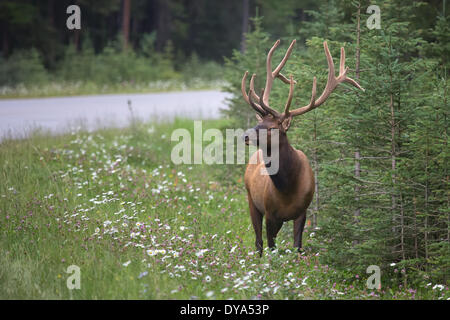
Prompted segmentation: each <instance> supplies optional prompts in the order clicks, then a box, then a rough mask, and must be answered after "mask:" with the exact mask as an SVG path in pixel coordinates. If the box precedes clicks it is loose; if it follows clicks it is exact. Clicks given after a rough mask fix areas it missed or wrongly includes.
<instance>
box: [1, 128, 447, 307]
mask: <svg viewBox="0 0 450 320" xmlns="http://www.w3.org/2000/svg"><path fill="white" fill-rule="evenodd" d="M227 125H228V124H227V122H224V121H223V120H216V121H206V122H204V123H203V129H204V130H205V129H208V128H220V129H223V128H225V127H226V126H227ZM180 127H184V128H187V129H188V130H189V131H190V132H191V134H192V133H193V124H192V122H191V121H186V120H181V119H177V120H175V122H173V123H166V124H143V123H140V122H139V121H137V120H136V121H133V123H132V125H131V126H130V127H129V128H125V129H108V130H102V131H98V132H94V133H88V132H83V131H79V132H74V133H71V134H66V135H62V136H56V137H50V136H47V135H45V134H36V135H33V136H31V137H30V138H29V139H25V140H18V141H14V140H6V141H3V142H2V143H1V144H0V181H1V183H0V298H2V299H130V298H133V299H229V298H232V299H252V298H254V299H349V298H361V299H379V298H387V299H390V298H397V299H403V298H405V299H411V298H447V297H448V296H449V293H448V288H443V289H442V291H441V290H440V287H435V285H436V284H433V285H430V286H428V287H426V286H424V287H421V288H398V287H395V286H391V287H389V285H387V284H386V285H385V283H389V282H388V280H387V279H384V280H383V281H384V282H383V285H382V290H381V291H376V290H375V291H372V290H369V289H367V288H366V286H365V282H366V279H367V276H366V275H356V274H353V273H352V272H351V270H349V271H348V272H347V273H346V274H337V271H335V270H333V267H332V266H327V265H322V264H321V263H320V255H321V254H322V252H321V250H320V249H313V248H318V247H320V245H319V244H318V243H314V241H315V238H314V234H313V233H312V230H310V229H308V228H307V230H306V232H305V235H304V237H305V239H304V243H305V245H306V247H305V249H306V252H305V253H304V254H303V255H301V256H298V255H297V253H296V252H295V251H294V250H293V248H292V246H293V244H292V239H291V238H292V224H291V223H289V224H286V225H285V226H284V227H283V228H282V230H281V232H280V234H279V236H278V239H277V244H278V250H277V251H275V252H269V250H267V248H266V250H265V254H264V256H263V257H262V258H259V257H258V255H257V254H256V253H255V249H254V235H253V230H252V226H251V224H250V218H249V214H248V208H247V206H248V205H247V202H246V193H245V190H244V187H243V181H242V176H243V171H244V166H243V165H179V166H175V165H174V164H173V163H172V162H171V161H170V152H171V145H173V143H171V141H170V137H171V133H172V131H173V130H174V129H175V128H180ZM265 243H266V242H265ZM312 243H314V246H311V244H312ZM70 265H77V266H79V267H80V270H81V289H79V290H77V289H74V290H69V289H68V288H67V287H66V281H67V278H68V277H69V274H68V273H66V270H67V267H68V266H70ZM433 287H435V288H434V290H433Z"/></svg>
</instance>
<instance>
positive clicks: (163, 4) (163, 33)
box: [156, 0, 170, 52]
mask: <svg viewBox="0 0 450 320" xmlns="http://www.w3.org/2000/svg"><path fill="white" fill-rule="evenodd" d="M157 17H158V22H157V32H156V50H157V51H159V52H162V51H164V48H165V46H166V43H167V40H168V39H169V36H170V10H169V0H158V14H157Z"/></svg>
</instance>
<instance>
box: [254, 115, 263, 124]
mask: <svg viewBox="0 0 450 320" xmlns="http://www.w3.org/2000/svg"><path fill="white" fill-rule="evenodd" d="M256 120H258V123H261V122H263V118H262V117H261V116H260V115H259V113H257V114H256Z"/></svg>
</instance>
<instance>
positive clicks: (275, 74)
mask: <svg viewBox="0 0 450 320" xmlns="http://www.w3.org/2000/svg"><path fill="white" fill-rule="evenodd" d="M295 42H296V40H293V41H292V42H291V45H290V46H289V48H288V49H287V51H286V54H285V55H284V58H283V59H282V60H281V62H280V63H279V64H278V66H277V67H276V68H275V70H274V71H272V55H273V52H274V51H275V49H276V48H277V47H278V45H279V44H280V40H277V41H276V42H275V44H274V45H273V46H272V48H271V49H270V51H269V53H268V55H267V62H266V69H267V75H266V85H265V88H264V89H263V90H262V93H261V96H258V95H257V94H256V93H255V88H254V79H255V76H256V75H255V74H253V75H252V77H251V79H250V91H249V93H248V94H247V92H246V85H245V83H246V80H247V75H248V71H246V72H245V74H244V77H243V78H242V82H241V91H242V95H243V97H244V100H245V101H246V102H247V103H248V104H249V105H250V106H252V108H253V109H255V111H256V112H258V113H260V114H261V115H263V116H264V115H267V114H271V115H272V116H274V117H277V118H279V117H281V116H282V115H281V114H280V113H279V112H278V111H276V110H274V109H272V108H270V107H269V96H270V91H271V90H272V85H273V80H275V78H278V79H280V80H281V81H283V82H284V83H287V84H291V87H292V86H293V84H295V83H296V82H295V81H294V80H293V79H292V76H291V79H290V80H288V79H287V78H286V77H285V76H284V75H283V74H281V73H280V71H281V69H282V68H283V67H284V65H285V64H286V61H287V60H288V59H289V56H290V55H291V53H292V49H293V48H294V45H295ZM290 91H291V90H290ZM290 94H291V93H290ZM252 98H253V99H256V100H258V101H259V104H258V103H255V102H254V101H252ZM290 99H292V97H291V98H290ZM289 104H290V102H289Z"/></svg>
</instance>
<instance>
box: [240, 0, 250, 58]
mask: <svg viewBox="0 0 450 320" xmlns="http://www.w3.org/2000/svg"><path fill="white" fill-rule="evenodd" d="M248 9H249V0H243V1H242V35H241V53H245V50H246V44H245V34H246V33H247V32H248Z"/></svg>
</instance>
